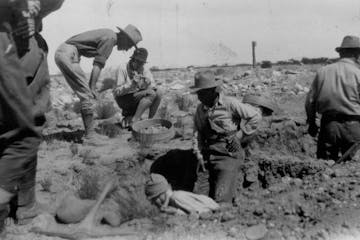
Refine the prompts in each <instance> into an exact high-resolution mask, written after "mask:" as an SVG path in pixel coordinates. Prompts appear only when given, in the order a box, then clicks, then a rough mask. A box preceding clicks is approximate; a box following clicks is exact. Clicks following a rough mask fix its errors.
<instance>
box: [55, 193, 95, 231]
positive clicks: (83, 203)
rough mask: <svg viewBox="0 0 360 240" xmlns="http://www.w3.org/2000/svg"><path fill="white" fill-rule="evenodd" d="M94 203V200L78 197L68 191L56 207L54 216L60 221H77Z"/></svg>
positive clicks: (82, 217) (67, 222)
mask: <svg viewBox="0 0 360 240" xmlns="http://www.w3.org/2000/svg"><path fill="white" fill-rule="evenodd" d="M94 204H95V201H94V200H88V199H80V198H78V197H76V196H75V195H74V194H73V193H69V194H67V195H66V196H65V197H64V198H63V200H62V201H61V203H60V205H59V207H58V208H57V209H56V217H57V219H58V220H60V221H61V222H62V223H66V224H69V223H78V222H80V221H81V220H82V219H84V217H85V216H86V214H87V213H88V212H89V211H90V208H91V207H92V206H93V205H94Z"/></svg>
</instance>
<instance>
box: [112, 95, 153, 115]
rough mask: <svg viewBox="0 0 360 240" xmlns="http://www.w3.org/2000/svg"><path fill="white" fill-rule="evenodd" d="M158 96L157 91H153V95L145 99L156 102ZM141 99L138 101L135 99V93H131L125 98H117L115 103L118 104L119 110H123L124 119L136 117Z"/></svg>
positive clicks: (124, 96)
mask: <svg viewBox="0 0 360 240" xmlns="http://www.w3.org/2000/svg"><path fill="white" fill-rule="evenodd" d="M156 96H157V93H156V91H155V90H154V91H152V93H150V94H148V95H147V96H145V97H144V98H147V99H149V100H150V101H154V100H155V98H156ZM140 100H141V99H138V100H137V99H136V98H135V97H134V93H129V94H126V95H123V96H116V97H115V101H116V103H117V104H118V106H119V108H121V110H122V115H123V116H124V117H129V116H134V115H135V112H136V109H137V107H138V105H139V102H140Z"/></svg>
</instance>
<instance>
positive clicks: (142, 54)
mask: <svg viewBox="0 0 360 240" xmlns="http://www.w3.org/2000/svg"><path fill="white" fill-rule="evenodd" d="M147 57H148V51H147V50H146V49H145V48H136V49H135V51H134V53H133V55H132V56H131V57H130V58H132V59H136V60H138V61H140V62H144V63H146V60H147Z"/></svg>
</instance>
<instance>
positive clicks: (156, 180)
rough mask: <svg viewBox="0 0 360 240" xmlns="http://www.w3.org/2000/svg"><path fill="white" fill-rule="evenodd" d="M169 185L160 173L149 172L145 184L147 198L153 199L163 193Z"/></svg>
mask: <svg viewBox="0 0 360 240" xmlns="http://www.w3.org/2000/svg"><path fill="white" fill-rule="evenodd" d="M170 188H171V187H170V185H169V183H168V181H167V180H166V179H165V177H163V176H162V175H160V174H156V173H152V174H150V178H149V180H148V181H147V182H146V184H145V195H146V196H147V198H148V199H150V200H151V199H153V198H155V197H158V196H160V194H162V193H165V192H166V191H167V190H169V189H170Z"/></svg>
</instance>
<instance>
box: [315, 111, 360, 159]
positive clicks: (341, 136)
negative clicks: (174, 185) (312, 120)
mask: <svg viewBox="0 0 360 240" xmlns="http://www.w3.org/2000/svg"><path fill="white" fill-rule="evenodd" d="M359 141H360V121H358V120H349V119H344V118H343V119H342V120H341V119H338V120H331V119H330V120H329V119H326V118H323V119H322V120H321V127H320V133H319V137H318V147H317V158H321V159H333V160H337V159H338V158H339V154H340V153H341V154H344V153H345V152H346V151H347V150H348V149H349V148H350V147H351V146H352V145H353V144H354V143H356V142H359ZM350 157H352V156H350Z"/></svg>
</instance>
